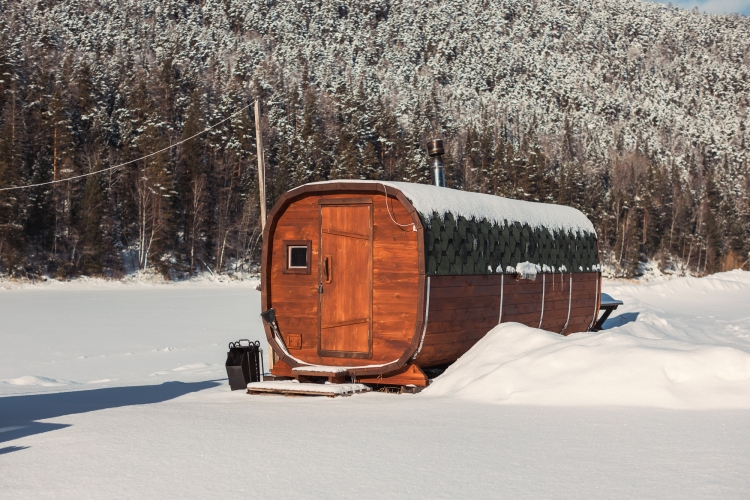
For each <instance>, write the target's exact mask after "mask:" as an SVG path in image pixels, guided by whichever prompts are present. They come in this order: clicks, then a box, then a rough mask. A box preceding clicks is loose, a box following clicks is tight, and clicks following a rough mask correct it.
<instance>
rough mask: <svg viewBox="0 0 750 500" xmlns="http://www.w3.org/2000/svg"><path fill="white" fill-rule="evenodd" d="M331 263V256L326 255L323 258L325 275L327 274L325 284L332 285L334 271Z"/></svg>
mask: <svg viewBox="0 0 750 500" xmlns="http://www.w3.org/2000/svg"><path fill="white" fill-rule="evenodd" d="M332 265H333V264H332V263H331V256H330V255H326V256H325V257H323V273H325V282H326V283H330V282H331V281H333V269H332Z"/></svg>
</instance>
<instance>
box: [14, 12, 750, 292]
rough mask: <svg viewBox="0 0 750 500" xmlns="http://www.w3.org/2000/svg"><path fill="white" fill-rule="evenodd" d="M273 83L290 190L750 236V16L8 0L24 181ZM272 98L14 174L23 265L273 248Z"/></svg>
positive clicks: (710, 255)
mask: <svg viewBox="0 0 750 500" xmlns="http://www.w3.org/2000/svg"><path fill="white" fill-rule="evenodd" d="M256 97H260V98H261V100H262V103H263V106H262V113H263V122H262V123H263V134H264V138H265V143H266V144H265V145H266V153H265V154H266V159H267V163H268V181H267V182H268V191H269V198H270V199H269V203H272V202H273V201H274V200H275V199H276V198H278V196H280V194H281V193H283V192H284V191H286V190H288V189H290V188H292V187H294V186H296V185H299V184H302V183H305V182H309V181H316V180H322V179H334V178H363V179H389V180H406V181H413V182H429V172H428V169H427V159H426V155H425V152H424V146H425V144H426V141H427V140H428V139H431V138H433V137H438V136H440V137H443V138H444V139H445V142H446V146H447V150H448V153H447V155H446V160H447V177H448V182H449V184H450V185H451V186H453V187H456V188H460V189H466V190H472V191H482V192H487V193H495V194H499V195H503V196H508V197H512V198H518V199H527V200H538V201H545V202H553V203H560V204H567V205H572V206H575V207H577V208H580V209H581V210H583V211H584V212H585V213H586V214H587V215H588V216H589V217H590V218H591V219H592V220H593V221H594V223H595V225H596V227H597V230H598V233H599V237H600V247H601V249H602V251H603V252H604V255H605V257H606V259H605V261H607V262H609V264H610V265H611V266H613V267H614V268H615V269H617V270H618V272H620V273H622V274H625V275H629V274H632V273H634V272H635V270H636V268H637V265H638V262H639V260H641V259H643V258H647V257H648V258H653V257H658V258H660V259H662V260H663V262H664V265H668V264H669V262H670V261H672V262H675V261H680V262H683V263H687V265H688V266H689V267H690V268H691V269H692V271H693V272H711V271H715V270H719V269H721V268H728V267H734V266H736V265H740V264H741V263H742V262H743V261H744V260H745V259H746V258H747V252H748V250H750V242H749V241H748V240H749V239H750V238H749V236H750V199H749V197H748V191H749V190H750V165H749V164H748V161H749V159H748V154H749V153H750V151H749V149H750V131H749V130H748V128H750V117H748V107H749V105H750V19H748V18H747V17H742V16H706V15H702V14H698V13H697V12H688V11H683V10H679V9H676V8H670V7H665V6H662V5H655V4H650V3H644V2H642V1H639V0H590V1H588V2H579V1H573V0H536V1H525V0H497V1H492V2H488V1H486V0H390V1H389V0H353V1H348V2H341V1H333V0H317V1H305V0H300V1H288V0H276V1H273V0H265V1H258V0H222V1H216V0H204V1H200V2H197V1H188V0H166V1H158V2H157V1H153V0H123V1H115V0H98V1H94V0H69V1H51V0H49V1H45V0H34V1H32V0H7V1H4V2H2V3H0V188H2V187H9V186H19V185H25V184H32V183H39V182H45V181H49V180H53V179H65V178H67V177H72V176H76V175H80V174H83V173H88V172H92V171H96V170H100V169H104V168H108V167H111V166H113V165H117V164H119V163H122V162H125V161H128V160H132V159H136V158H139V157H141V156H143V155H145V154H148V153H150V152H153V151H156V150H158V149H161V148H163V147H166V146H169V145H170V144H174V143H175V142H178V141H180V140H182V139H184V138H186V137H189V136H191V135H193V134H195V133H197V132H199V131H201V130H203V129H204V128H206V127H208V126H209V125H210V124H213V123H216V122H218V121H220V120H222V119H224V118H226V117H228V116H229V115H231V114H232V113H234V112H236V111H237V110H238V109H241V108H242V107H244V106H246V105H247V104H249V103H250V102H252V100H253V99H255V98H256ZM253 120H254V118H253V115H252V108H249V109H248V110H247V112H243V113H240V115H238V116H237V117H234V118H232V119H231V120H229V121H227V122H225V123H223V124H222V125H221V126H219V127H217V128H215V129H213V130H211V131H210V132H209V133H207V134H205V135H203V136H200V137H199V138H197V139H195V140H192V141H189V142H187V143H185V144H183V145H180V146H178V147H176V148H174V149H172V150H170V151H168V152H164V153H160V154H158V155H155V156H152V157H150V158H148V159H146V160H143V161H138V162H136V163H134V164H131V165H128V166H125V167H123V168H121V169H117V170H114V171H110V172H106V173H104V174H101V175H98V176H92V177H88V178H85V179H82V180H76V181H71V182H66V183H61V184H56V185H54V186H43V187H39V188H34V189H29V190H15V191H0V273H6V274H10V275H17V276H18V275H20V276H29V275H52V276H57V277H70V276H77V275H80V274H87V275H97V274H103V275H107V276H113V277H119V276H122V274H123V273H125V272H128V271H132V270H135V269H139V268H140V269H144V268H154V269H157V270H158V271H160V272H162V273H165V274H167V275H170V276H172V277H174V278H179V277H185V276H188V275H190V274H193V273H195V272H198V271H202V270H210V271H211V272H222V271H227V270H232V269H240V268H241V269H247V268H248V267H249V266H252V265H253V263H255V262H257V258H258V253H259V245H260V243H259V236H260V235H259V226H260V224H259V222H260V221H259V209H258V200H257V192H258V186H257V175H256V167H255V162H256V157H255V127H254V122H253Z"/></svg>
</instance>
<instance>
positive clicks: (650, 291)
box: [424, 271, 750, 409]
mask: <svg viewBox="0 0 750 500" xmlns="http://www.w3.org/2000/svg"><path fill="white" fill-rule="evenodd" d="M612 295H614V296H616V297H619V298H622V299H623V302H624V303H625V305H624V306H622V307H621V308H619V309H618V310H617V311H616V312H617V313H620V314H619V315H618V316H616V317H615V318H612V319H610V320H608V321H607V322H606V323H605V328H608V329H607V330H604V331H602V332H599V333H577V334H573V335H569V336H567V337H563V336H561V335H557V334H554V333H550V332H545V331H542V330H538V329H535V328H529V327H527V326H524V325H521V324H518V323H504V324H501V325H499V326H497V327H495V328H494V329H493V330H492V331H491V332H490V333H488V334H487V335H486V336H485V337H484V338H483V339H482V340H480V341H479V342H478V343H477V344H476V345H475V346H474V347H472V349H471V350H469V352H467V353H466V354H464V355H463V356H462V357H461V358H460V359H459V360H458V361H457V362H456V363H454V364H453V365H452V366H451V367H450V368H449V369H448V370H447V371H446V372H445V373H444V374H443V375H441V376H440V377H439V378H438V379H437V380H436V381H435V383H434V384H433V385H431V386H430V387H429V388H428V389H427V390H425V391H424V394H426V395H429V396H449V397H458V398H467V399H473V400H477V401H482V402H492V403H510V404H539V405H558V406H559V405H577V406H581V405H623V406H650V407H659V408H680V409H688V408H689V409H707V408H750V330H748V327H749V326H750V325H749V324H748V321H749V320H748V318H747V317H745V318H742V319H741V322H742V325H743V326H739V325H736V324H735V323H734V321H732V320H731V319H730V318H732V316H735V317H736V316H738V315H741V314H742V313H741V312H740V310H742V309H743V304H744V305H745V306H746V304H747V303H750V273H748V272H743V271H733V272H729V273H722V274H718V275H714V276H711V277H708V278H703V279H695V278H684V279H679V280H674V281H672V282H668V283H665V284H661V285H654V286H650V287H647V286H643V285H636V286H631V287H625V286H622V287H616V288H615V289H614V291H613V292H612ZM636 297H637V298H636ZM708 297H711V299H708ZM706 300H709V303H708V304H706V303H705V302H704V303H702V304H701V301H706ZM721 300H728V301H729V302H730V304H732V306H729V307H728V308H727V309H728V310H729V311H728V312H729V313H728V314H727V315H726V316H724V317H723V319H720V320H718V321H716V322H715V323H716V324H714V325H712V326H710V327H706V325H705V324H703V325H701V321H700V319H701V318H702V316H701V315H699V314H700V313H701V312H702V313H703V314H705V312H707V311H714V310H715V309H716V308H717V307H719V305H720V302H719V301H721ZM647 304H650V307H649V306H648V305H647ZM733 307H734V309H732V308H733ZM664 309H666V310H668V311H669V313H671V314H669V313H668V315H667V317H666V318H665V317H663V316H664V313H662V312H661V310H664ZM716 312H717V313H718V312H719V311H716ZM693 315H698V316H695V317H694V316H693ZM660 316H661V317H660ZM669 316H672V317H669ZM716 317H717V318H722V316H720V315H719V314H716ZM710 319H712V320H713V319H714V318H713V315H711V316H710ZM694 322H697V323H698V324H697V325H696V324H694ZM712 323H713V321H712ZM722 323H729V324H728V325H727V326H722ZM620 325H621V326H620ZM689 325H690V326H689ZM703 328H705V329H703ZM688 332H690V333H688Z"/></svg>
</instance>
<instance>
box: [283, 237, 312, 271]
mask: <svg viewBox="0 0 750 500" xmlns="http://www.w3.org/2000/svg"><path fill="white" fill-rule="evenodd" d="M283 244H284V254H283V255H284V260H285V262H284V269H283V271H282V272H283V273H284V274H310V257H311V255H312V254H311V250H312V241H310V240H285V241H284V242H283Z"/></svg>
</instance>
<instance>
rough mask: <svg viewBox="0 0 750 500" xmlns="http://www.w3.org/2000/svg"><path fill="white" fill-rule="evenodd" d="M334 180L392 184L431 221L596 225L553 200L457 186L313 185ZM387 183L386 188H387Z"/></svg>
mask: <svg viewBox="0 0 750 500" xmlns="http://www.w3.org/2000/svg"><path fill="white" fill-rule="evenodd" d="M334 182H361V183H369V184H377V185H378V189H387V188H388V187H393V188H396V189H398V190H400V191H401V192H402V193H404V196H406V198H408V199H409V201H410V202H411V204H412V205H413V206H414V208H415V209H416V210H417V211H418V212H419V213H420V214H421V215H422V216H423V218H424V220H425V221H427V222H428V223H429V221H430V219H431V218H432V214H433V213H436V214H437V215H438V217H440V218H441V219H443V218H444V217H445V215H446V214H448V213H451V214H453V217H454V218H458V217H460V216H463V217H465V218H466V219H469V220H471V219H475V220H477V221H479V220H482V219H487V220H488V221H490V222H493V223H495V224H498V225H502V224H504V223H505V221H507V222H508V223H513V222H519V223H521V224H528V225H529V226H530V227H531V228H534V229H537V228H546V229H548V230H550V231H572V232H579V233H594V234H595V232H596V231H595V230H594V225H593V224H592V223H591V221H590V220H589V219H588V218H587V217H586V216H585V215H584V214H583V213H582V212H580V211H579V210H576V209H575V208H572V207H567V206H564V205H555V204H552V203H535V202H532V201H521V200H511V199H508V198H502V197H500V196H493V195H491V194H483V193H472V192H468V191H459V190H457V189H451V188H445V187H438V186H433V185H430V184H413V183H410V182H386V181H358V180H338V181H325V182H315V183H313V184H330V183H334ZM384 186H385V187H384Z"/></svg>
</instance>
